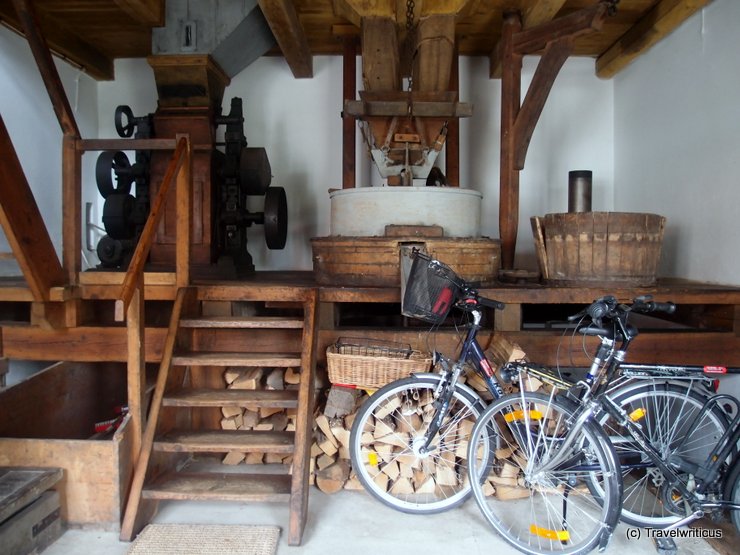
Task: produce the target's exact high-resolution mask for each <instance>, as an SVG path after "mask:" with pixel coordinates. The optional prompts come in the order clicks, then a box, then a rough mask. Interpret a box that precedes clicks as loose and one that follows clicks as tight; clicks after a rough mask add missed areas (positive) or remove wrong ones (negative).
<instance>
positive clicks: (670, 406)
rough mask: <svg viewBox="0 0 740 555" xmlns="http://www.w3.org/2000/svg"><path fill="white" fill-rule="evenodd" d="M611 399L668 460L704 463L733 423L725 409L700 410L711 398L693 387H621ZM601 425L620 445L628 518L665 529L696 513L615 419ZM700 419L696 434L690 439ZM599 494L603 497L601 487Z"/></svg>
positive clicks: (659, 384)
mask: <svg viewBox="0 0 740 555" xmlns="http://www.w3.org/2000/svg"><path fill="white" fill-rule="evenodd" d="M610 397H611V399H612V400H613V401H614V402H615V403H616V404H617V405H618V406H620V407H621V408H622V409H623V410H624V411H625V412H626V413H627V414H628V415H629V416H630V418H631V419H632V420H633V421H635V422H637V423H638V424H640V426H641V428H642V431H643V432H644V433H645V435H646V436H647V438H648V440H649V441H650V444H651V445H652V446H653V447H654V448H655V449H656V450H657V451H658V452H659V453H660V454H661V459H662V460H663V461H667V460H669V458H670V457H674V458H675V457H680V458H681V459H682V460H684V461H687V462H690V463H695V464H701V463H702V462H703V461H705V460H706V458H707V456H708V455H709V453H710V451H711V450H712V448H713V447H714V446H715V445H716V444H717V441H719V438H720V437H721V436H722V434H723V433H724V431H725V430H726V429H727V426H728V422H727V419H726V418H725V417H724V415H723V414H722V412H721V411H720V410H719V409H714V410H710V411H708V412H705V413H703V414H700V410H701V407H702V406H703V405H704V403H705V401H706V400H707V396H706V395H704V394H703V393H699V392H697V391H695V390H694V389H692V388H690V387H688V386H680V385H676V384H672V383H667V382H649V383H644V384H639V385H632V386H630V387H627V388H624V389H622V390H619V389H618V390H616V391H614V392H613V393H612V394H610ZM697 419H698V421H697ZM599 423H600V424H601V426H602V427H603V429H604V431H605V432H606V433H607V435H608V436H609V438H610V440H611V442H612V444H613V445H614V448H615V451H616V453H617V457H618V458H619V461H620V465H621V468H622V478H623V482H624V499H623V502H622V503H623V504H622V517H621V518H622V520H623V521H624V522H626V523H628V524H631V525H634V526H642V527H651V528H665V527H667V526H670V525H671V524H673V523H675V522H677V521H678V520H680V519H681V518H683V517H685V516H688V515H689V514H691V512H692V511H691V508H690V507H689V506H688V504H687V503H683V502H682V500H680V499H676V498H675V495H674V494H673V493H672V489H671V488H670V484H668V483H666V480H665V478H664V476H663V473H662V472H661V471H660V470H659V469H658V468H657V467H656V466H655V465H654V464H653V463H652V462H651V461H650V459H649V458H648V456H647V455H645V454H644V453H643V452H642V451H641V450H640V448H639V446H637V445H636V443H635V441H634V440H633V439H632V438H631V436H629V435H628V434H627V432H626V431H625V430H624V429H622V428H621V427H620V426H619V425H618V424H617V423H616V422H615V421H614V419H613V418H611V417H610V416H609V415H608V414H603V415H602V416H601V417H600V419H599ZM695 423H696V427H695V428H694V429H693V431H691V436H690V437H686V436H687V434H688V433H689V432H690V429H691V427H692V426H693V425H694V424H695ZM593 493H594V495H597V496H598V495H600V493H599V492H598V487H594V488H593Z"/></svg>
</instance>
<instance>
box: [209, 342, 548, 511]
mask: <svg viewBox="0 0 740 555" xmlns="http://www.w3.org/2000/svg"><path fill="white" fill-rule="evenodd" d="M486 355H487V357H488V359H489V361H491V363H492V364H494V366H495V367H496V368H499V367H500V366H501V365H503V364H504V363H505V362H507V361H511V360H519V359H523V358H524V357H525V353H524V352H523V351H522V350H521V349H520V348H519V347H518V346H517V345H515V344H513V343H511V342H509V341H507V340H506V339H503V338H498V337H497V338H496V339H495V340H494V341H493V342H492V345H491V346H490V347H489V349H488V350H487V352H486ZM224 378H225V380H226V382H227V384H228V385H227V387H229V388H239V389H263V388H267V389H283V388H294V387H297V384H298V381H299V374H298V370H297V369H295V370H294V369H290V368H289V369H287V370H285V369H279V368H276V369H255V368H244V369H240V368H230V369H228V370H227V371H226V372H225V374H224ZM460 381H461V382H463V383H467V385H468V386H469V387H471V388H472V389H474V390H475V391H476V392H477V393H478V394H479V395H480V396H481V397H482V398H483V399H485V400H487V401H490V400H491V395H490V393H489V391H488V388H487V387H486V384H485V382H484V380H483V379H482V378H481V377H480V376H478V375H477V374H476V373H475V372H473V371H472V370H469V371H468V372H466V373H465V375H464V376H463V377H461V380H460ZM523 383H524V387H525V389H527V390H529V391H538V390H541V388H542V383H541V382H540V381H539V380H537V379H536V378H534V377H527V378H526V379H525V380H524V382H523ZM513 387H515V386H511V385H510V386H507V388H508V389H509V391H511V390H513ZM367 395H368V392H366V391H364V390H362V389H360V388H350V387H343V386H332V388H331V389H330V390H329V394H328V397H327V400H326V403H325V405H324V406H323V407H317V410H316V412H315V413H314V427H313V443H312V445H311V449H310V462H309V465H310V466H309V468H310V477H309V482H310V483H311V484H314V485H316V487H318V488H319V489H320V490H321V491H323V492H324V493H330V494H331V493H335V492H337V491H339V490H341V489H348V490H362V489H363V488H362V485H361V483H360V481H359V480H358V478H357V476H356V474H355V472H354V470H353V469H352V465H351V462H350V454H349V445H350V431H351V429H352V424H353V422H354V418H355V415H356V413H357V410H358V409H359V407H360V406H361V405H362V403H363V402H364V401H365V399H367ZM418 406H419V409H418V411H419V414H418V415H417V417H418V418H419V419H422V420H423V419H425V418H431V415H432V414H433V412H434V407H433V400H432V399H431V396H430V398H429V400H428V402H426V403H425V402H424V400H423V399H421V400H420V401H419V403H418ZM221 410H222V414H223V418H222V420H221V426H222V428H223V429H232V430H234V429H240V430H272V431H293V430H295V426H296V414H295V409H275V408H257V407H247V408H245V409H242V408H239V407H223V408H222V409H221ZM387 410H388V411H392V410H394V409H393V408H392V407H388V409H387ZM376 416H378V415H377V414H376ZM381 416H382V415H381ZM386 420H387V421H386ZM391 426H393V423H392V422H391V421H390V419H385V420H384V419H383V418H380V419H376V421H375V428H374V431H373V432H372V434H373V436H374V438H371V441H369V442H366V443H372V441H373V440H376V443H375V449H374V452H375V453H376V455H377V456H378V457H379V461H380V465H381V466H382V468H383V471H382V472H381V473H379V474H378V478H377V480H376V481H378V483H381V482H382V483H383V484H384V487H386V488H387V489H388V490H390V491H393V492H394V493H398V494H402V493H413V492H417V493H423V492H424V491H426V489H428V488H432V491H434V489H433V488H440V487H442V488H444V487H459V485H460V484H459V480H460V476H458V475H456V472H455V470H454V467H455V464H460V463H463V464H464V461H463V459H465V458H466V457H467V445H468V442H467V440H466V438H468V437H469V436H470V433H471V431H472V426H473V422H472V421H462V422H461V423H460V424H459V425H458V429H457V430H456V431H455V436H456V437H455V438H454V439H453V440H451V441H454V442H455V445H456V447H455V450H454V453H453V452H450V453H448V454H447V455H446V456H449V457H452V458H454V459H456V460H450V461H447V463H446V464H436V465H434V467H433V468H432V467H430V464H431V459H424V460H421V461H419V460H415V459H416V457H414V456H413V455H409V456H407V457H406V458H404V457H395V459H396V460H395V461H394V462H393V463H391V464H383V459H385V458H387V459H388V460H390V459H391V456H390V455H391V453H393V452H395V451H397V450H398V449H399V448H400V446H394V445H393V442H389V440H388V438H389V437H397V438H398V437H402V435H400V434H399V433H398V432H399V431H400V432H401V434H404V433H407V434H410V433H411V430H407V431H404V430H396V429H392V428H391ZM409 439H410V435H409ZM386 451H388V453H387V457H386V455H385V453H386ZM399 459H400V460H399ZM406 459H408V460H406ZM223 462H224V464H232V465H233V464H239V463H242V462H244V463H246V464H268V463H278V464H285V465H289V464H291V462H292V456H283V455H276V454H268V453H265V454H262V453H247V454H245V453H239V452H232V453H228V454H227V455H226V456H225V457H224V459H223ZM422 464H423V465H425V466H421V465H422ZM524 465H526V460H525V458H524V457H523V455H522V454H521V453H520V452H519V451H518V450H516V449H512V448H511V447H506V446H504V447H502V448H500V449H497V450H496V464H495V465H494V466H493V469H492V471H491V473H490V475H489V476H488V477H487V478H486V482H485V485H484V491H486V493H487V494H489V495H496V497H498V498H500V499H516V498H519V497H524V496H528V495H529V490H528V489H526V488H524V487H522V486H523V483H521V477H520V476H519V475H520V469H521V468H523V467H524Z"/></svg>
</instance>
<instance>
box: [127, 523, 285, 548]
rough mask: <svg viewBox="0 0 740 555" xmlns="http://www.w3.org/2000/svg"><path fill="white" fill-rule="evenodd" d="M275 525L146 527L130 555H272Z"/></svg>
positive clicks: (276, 527) (168, 525)
mask: <svg viewBox="0 0 740 555" xmlns="http://www.w3.org/2000/svg"><path fill="white" fill-rule="evenodd" d="M279 537H280V528H279V527H278V526H242V525H229V524H211V525H202V524H149V525H148V526H147V527H146V528H144V530H143V531H142V532H141V534H139V536H138V537H137V538H136V540H135V541H134V543H133V544H132V545H131V549H129V552H128V553H129V555H274V554H275V551H276V550H277V542H278V538H279Z"/></svg>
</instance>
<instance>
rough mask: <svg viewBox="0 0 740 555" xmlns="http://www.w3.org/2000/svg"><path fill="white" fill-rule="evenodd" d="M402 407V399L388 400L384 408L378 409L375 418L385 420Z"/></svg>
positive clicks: (393, 398)
mask: <svg viewBox="0 0 740 555" xmlns="http://www.w3.org/2000/svg"><path fill="white" fill-rule="evenodd" d="M400 406H401V398H400V397H392V398H391V399H388V401H387V402H386V403H385V404H384V405H383V406H382V407H378V408H377V409H376V410H375V412H374V413H373V414H374V415H375V418H378V419H383V418H385V417H386V416H388V415H389V414H390V413H392V412H393V411H394V410H396V409H397V408H398V407H400Z"/></svg>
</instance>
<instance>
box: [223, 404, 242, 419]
mask: <svg viewBox="0 0 740 555" xmlns="http://www.w3.org/2000/svg"><path fill="white" fill-rule="evenodd" d="M243 412H244V409H243V408H241V407H221V414H223V415H224V418H231V417H232V416H237V415H239V416H241V415H242V413H243Z"/></svg>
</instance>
